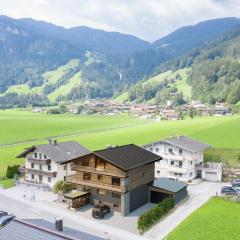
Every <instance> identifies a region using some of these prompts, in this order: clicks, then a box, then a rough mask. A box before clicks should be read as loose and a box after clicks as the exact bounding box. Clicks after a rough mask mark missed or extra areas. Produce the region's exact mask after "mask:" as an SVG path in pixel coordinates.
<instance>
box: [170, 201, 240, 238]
mask: <svg viewBox="0 0 240 240" xmlns="http://www.w3.org/2000/svg"><path fill="white" fill-rule="evenodd" d="M239 212H240V203H236V202H230V201H227V200H224V199H221V198H218V197H214V198H211V199H210V200H209V201H208V202H207V203H206V204H204V205H203V206H202V207H200V208H199V209H198V210H196V211H195V212H194V213H193V214H191V215H190V216H189V217H188V218H187V219H186V220H184V221H183V222H182V223H181V224H180V225H179V226H178V227H177V228H176V229H175V230H173V232H171V233H170V234H169V235H168V237H167V239H168V240H205V239H211V240H218V239H221V240H235V239H239V235H240V228H239V221H240V215H239Z"/></svg>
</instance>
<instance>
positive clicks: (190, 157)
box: [144, 136, 219, 182]
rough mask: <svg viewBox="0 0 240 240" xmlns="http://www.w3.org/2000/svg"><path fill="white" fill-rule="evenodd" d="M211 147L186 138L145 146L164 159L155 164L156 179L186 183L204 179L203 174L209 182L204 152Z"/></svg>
mask: <svg viewBox="0 0 240 240" xmlns="http://www.w3.org/2000/svg"><path fill="white" fill-rule="evenodd" d="M209 147H211V146H210V145H208V144H205V143H202V142H199V141H197V140H194V139H191V138H189V137H186V136H178V137H171V138H167V139H164V140H161V141H158V142H153V143H150V144H147V145H144V148H145V149H147V150H149V151H151V152H153V153H155V154H158V155H160V156H162V158H163V160H161V161H159V162H156V163H155V177H156V178H159V177H171V178H174V179H178V180H181V181H185V182H189V181H192V180H193V179H195V178H198V177H199V178H202V174H204V178H205V179H206V180H208V179H207V177H206V176H205V169H204V166H203V152H204V150H205V149H206V148H209ZM216 177H219V176H216ZM216 181H217V179H216Z"/></svg>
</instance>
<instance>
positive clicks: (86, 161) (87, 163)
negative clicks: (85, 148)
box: [82, 159, 89, 167]
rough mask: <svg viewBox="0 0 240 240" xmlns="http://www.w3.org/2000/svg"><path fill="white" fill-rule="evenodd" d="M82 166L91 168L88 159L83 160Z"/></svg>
mask: <svg viewBox="0 0 240 240" xmlns="http://www.w3.org/2000/svg"><path fill="white" fill-rule="evenodd" d="M82 165H83V166H85V167H88V166H89V161H88V159H83V160H82Z"/></svg>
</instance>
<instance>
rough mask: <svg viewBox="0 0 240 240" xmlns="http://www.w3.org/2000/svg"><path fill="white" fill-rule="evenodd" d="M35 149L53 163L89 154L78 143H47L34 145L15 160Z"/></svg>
mask: <svg viewBox="0 0 240 240" xmlns="http://www.w3.org/2000/svg"><path fill="white" fill-rule="evenodd" d="M35 149H36V150H37V151H39V152H41V153H44V154H46V155H47V158H49V159H51V160H52V161H54V162H62V161H68V160H72V159H75V158H78V157H82V156H84V155H87V154H89V153H90V151H89V150H88V149H87V148H85V147H83V146H82V145H81V144H79V143H78V142H74V141H68V142H57V143H56V144H54V143H49V144H40V145H34V146H32V147H30V148H28V149H26V150H25V151H24V152H23V153H21V154H20V155H18V156H17V158H22V157H26V155H27V154H28V153H30V152H33V151H34V150H35Z"/></svg>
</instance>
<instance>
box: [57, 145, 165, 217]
mask: <svg viewBox="0 0 240 240" xmlns="http://www.w3.org/2000/svg"><path fill="white" fill-rule="evenodd" d="M161 159H162V158H161V157H160V156H158V155H156V154H153V153H151V152H149V151H147V150H145V149H143V148H141V147H138V146H136V145H134V144H129V145H125V146H118V147H110V148H106V149H103V150H99V151H94V152H91V153H89V154H86V155H85V156H82V157H79V158H77V159H72V160H68V161H65V162H62V163H61V164H69V163H72V165H71V168H72V170H73V171H74V172H75V173H74V174H72V175H69V176H68V177H67V181H68V182H70V183H74V184H76V185H77V192H75V193H72V194H67V195H66V196H65V197H66V201H67V202H68V204H69V205H70V207H72V208H78V207H81V206H83V205H84V204H88V203H89V201H90V203H91V204H93V205H95V204H99V203H104V204H107V205H108V206H109V207H110V208H111V209H112V210H115V211H119V212H121V214H122V215H124V216H125V215H127V214H129V213H130V212H132V211H134V210H135V209H137V208H139V207H141V206H142V205H144V204H145V203H147V202H148V201H150V199H149V186H151V184H152V183H153V181H154V163H155V162H156V161H160V160H161Z"/></svg>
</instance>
